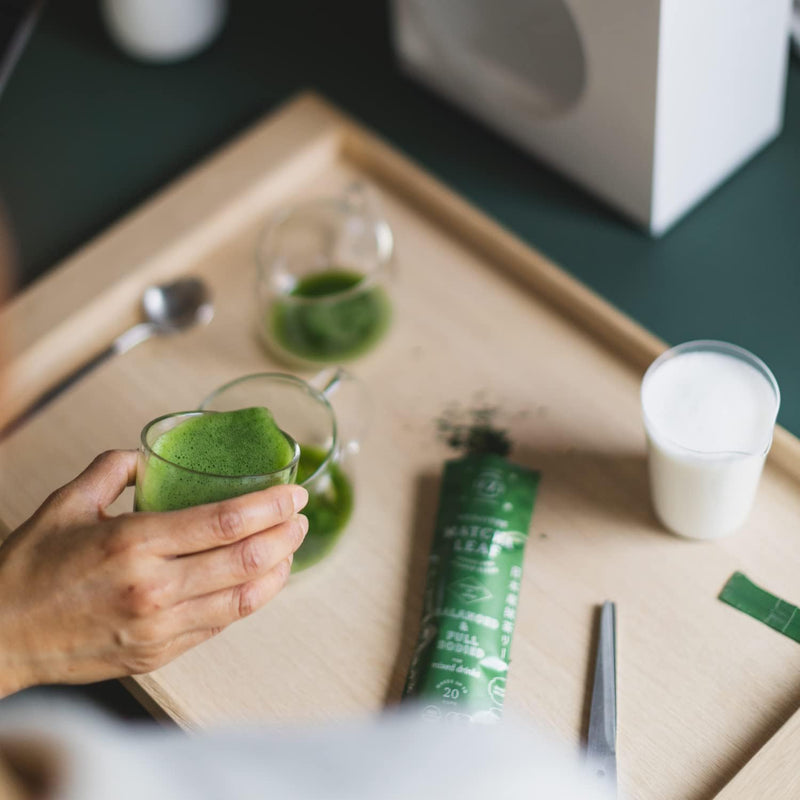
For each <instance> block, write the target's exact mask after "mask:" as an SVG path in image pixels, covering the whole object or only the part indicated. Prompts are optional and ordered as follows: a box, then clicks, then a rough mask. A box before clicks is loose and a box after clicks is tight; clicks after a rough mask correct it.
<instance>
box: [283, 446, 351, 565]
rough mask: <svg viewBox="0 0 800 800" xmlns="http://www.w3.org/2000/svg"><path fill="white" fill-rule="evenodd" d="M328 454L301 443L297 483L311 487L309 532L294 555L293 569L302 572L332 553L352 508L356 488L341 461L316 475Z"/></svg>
mask: <svg viewBox="0 0 800 800" xmlns="http://www.w3.org/2000/svg"><path fill="white" fill-rule="evenodd" d="M326 457H327V454H326V453H325V451H324V450H322V449H320V448H318V447H310V446H308V445H301V446H300V463H299V464H298V467H297V482H298V483H299V484H301V485H302V486H305V487H306V489H308V505H307V506H306V507H305V508H304V509H303V513H304V514H305V515H306V516H307V517H308V534H307V535H306V538H305V541H304V542H303V544H302V545H300V549H299V550H297V552H296V553H295V554H294V563H293V564H292V572H299V571H300V570H304V569H306V568H307V567H311V566H313V565H314V564H316V563H317V562H319V561H321V560H322V559H323V558H325V556H327V555H328V553H330V551H331V550H332V549H333V547H334V545H335V544H336V542H338V541H339V537H340V536H341V535H342V533H343V532H344V529H345V527H346V526H347V523H348V521H349V519H350V514H351V513H352V511H353V487H352V486H351V484H350V481H349V479H348V478H347V476H346V475H345V474H344V470H343V469H342V468H341V466H339V465H338V464H329V465H328V466H327V468H326V470H325V471H324V472H323V473H322V474H320V475H318V476H316V477H312V476H314V473H315V472H316V471H317V470H318V469H319V468H320V466H322V464H323V463H324V461H325V459H326Z"/></svg>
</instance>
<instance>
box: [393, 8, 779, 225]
mask: <svg viewBox="0 0 800 800" xmlns="http://www.w3.org/2000/svg"><path fill="white" fill-rule="evenodd" d="M791 5H792V0H393V3H392V8H393V18H394V25H393V30H394V41H395V47H396V50H397V53H398V56H399V59H400V63H401V65H402V66H403V68H404V69H405V70H406V71H407V72H408V73H410V74H412V75H413V76H415V77H417V78H418V79H419V80H421V81H423V82H424V83H426V84H428V85H429V86H430V87H432V88H434V89H436V90H437V91H439V92H441V93H442V94H444V95H446V96H447V97H449V98H450V99H451V100H453V101H454V102H456V103H457V104H459V105H461V106H462V107H463V108H465V109H466V110H468V111H470V112H472V113H473V114H475V115H477V116H479V117H481V118H482V119H483V120H484V121H486V122H487V123H489V124H490V125H492V126H493V127H495V128H496V129H497V130H499V131H500V132H502V133H503V134H505V135H507V136H508V137H509V138H511V139H513V140H514V141H516V142H517V143H518V144H520V145H521V146H522V147H524V148H526V149H527V150H529V151H530V152H532V153H534V154H535V155H537V156H539V157H540V158H542V159H543V160H544V161H546V162H548V163H550V164H551V165H553V166H554V167H556V168H557V169H559V170H560V171H562V172H564V173H565V174H566V175H568V176H569V177H570V178H572V179H573V180H575V181H576V182H578V183H580V184H582V185H583V186H585V187H586V188H587V189H589V190H590V191H591V192H593V193H594V194H596V195H597V196H599V197H601V198H603V199H604V200H606V201H607V202H608V203H610V204H611V205H613V206H614V207H616V208H617V209H618V210H619V211H621V212H622V213H623V214H625V215H626V216H628V217H630V218H631V219H633V220H634V221H635V222H637V223H639V224H640V225H643V226H644V227H645V228H647V230H648V231H650V233H652V234H653V235H660V234H662V233H664V232H665V231H666V230H667V229H668V228H669V227H670V226H671V225H673V224H674V223H675V222H676V221H677V220H678V219H679V218H680V217H681V216H683V215H684V214H685V213H686V212H687V211H688V210H689V209H691V208H692V207H693V206H694V205H695V204H696V203H698V202H699V201H700V200H701V199H702V198H703V197H705V196H706V195H707V194H708V193H709V192H710V191H712V190H713V189H714V188H715V187H716V186H717V185H718V184H719V183H721V182H722V181H723V180H724V179H725V178H726V177H727V176H728V175H730V173H731V172H733V171H734V170H735V169H736V168H738V167H739V166H740V165H741V164H742V163H743V162H745V161H746V160H747V159H748V158H750V157H751V156H752V155H754V154H755V153H756V152H757V151H758V150H759V149H760V148H762V147H763V146H764V145H765V144H767V143H768V142H770V141H771V140H772V139H773V138H774V137H775V136H777V134H778V133H779V131H780V129H781V126H782V123H783V105H784V95H785V84H786V69H787V59H788V50H789V29H790V14H791Z"/></svg>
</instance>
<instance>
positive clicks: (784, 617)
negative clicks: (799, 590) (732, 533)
mask: <svg viewBox="0 0 800 800" xmlns="http://www.w3.org/2000/svg"><path fill="white" fill-rule="evenodd" d="M719 599H720V600H722V602H723V603H727V604H728V605H729V606H733V607H734V608H738V609H739V611H743V612H744V613H745V614H748V615H749V616H751V617H753V618H754V619H757V620H758V621H759V622H763V623H764V624H765V625H769V627H770V628H773V629H774V630H776V631H778V632H779V633H782V634H783V635H784V636H788V637H789V638H790V639H794V641H796V642H800V609H798V607H797V606H794V605H792V604H791V603H787V602H786V601H785V600H781V599H780V598H779V597H776V596H775V595H774V594H770V593H769V592H768V591H766V590H765V589H762V588H761V587H759V586H756V585H755V584H754V583H753V582H752V581H751V580H750V579H749V578H748V577H747V576H746V575H743V574H742V573H741V572H734V573H733V575H731V577H730V579H729V580H728V582H727V583H726V584H725V587H724V588H723V590H722V591H721V592H720V595H719Z"/></svg>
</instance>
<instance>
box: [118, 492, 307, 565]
mask: <svg viewBox="0 0 800 800" xmlns="http://www.w3.org/2000/svg"><path fill="white" fill-rule="evenodd" d="M307 501H308V492H307V491H306V490H305V489H303V487H302V486H295V485H293V484H287V485H282V486H272V487H271V488H269V489H263V490H262V491H259V492H252V493H251V494H244V495H241V496H240V497H234V498H232V499H230V500H223V501H222V502H219V503H208V504H207V505H203V506H194V507H193V508H185V509H183V510H181V511H166V512H150V513H146V514H145V513H141V514H131V515H130V516H129V517H128V518H127V520H126V524H127V525H129V526H131V527H132V526H134V525H135V526H137V527H138V528H139V531H140V534H141V535H142V537H143V538H144V537H146V541H147V542H148V547H149V548H150V549H151V551H152V552H155V553H159V554H161V555H168V556H182V555H188V554H189V553H199V552H202V551H203V550H211V549H213V548H216V547H223V546H225V545H230V544H233V543H234V542H238V541H239V540H241V539H245V538H247V537H248V536H252V535H253V534H254V533H259V532H260V531H264V530H267V529H268V528H272V527H274V526H275V525H279V524H280V523H282V522H285V521H286V520H288V519H289V518H290V517H291V516H292V515H293V514H294V513H295V512H297V511H300V509H301V508H303V506H305V504H306V502H307Z"/></svg>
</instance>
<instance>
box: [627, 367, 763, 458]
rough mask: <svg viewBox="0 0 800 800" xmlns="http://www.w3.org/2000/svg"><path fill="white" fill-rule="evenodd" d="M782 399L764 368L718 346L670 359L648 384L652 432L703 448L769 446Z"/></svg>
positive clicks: (664, 442)
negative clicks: (761, 369)
mask: <svg viewBox="0 0 800 800" xmlns="http://www.w3.org/2000/svg"><path fill="white" fill-rule="evenodd" d="M777 402H778V400H777V398H776V396H775V392H774V390H773V388H772V386H771V384H770V383H769V382H768V380H767V379H766V377H765V376H764V375H763V374H762V373H761V372H759V370H758V369H756V368H755V367H754V366H752V365H751V364H748V363H747V362H745V361H742V360H740V359H738V358H735V357H733V356H730V355H726V354H724V353H715V352H687V353H683V354H680V355H678V356H676V357H674V358H672V359H668V360H666V361H665V362H663V363H662V364H661V365H660V366H659V367H658V368H657V369H656V370H655V371H654V372H653V373H652V374H650V375H649V376H648V378H647V381H646V382H645V384H644V386H643V390H642V404H643V408H644V413H645V417H646V420H647V422H648V428H649V432H650V434H651V436H653V437H654V438H656V439H657V440H658V444H659V445H660V446H661V447H667V448H668V447H670V446H671V445H677V446H678V447H683V448H688V449H690V450H694V451H698V452H702V453H724V452H739V453H753V454H756V453H762V452H764V451H765V450H766V449H767V447H768V446H769V443H770V438H771V436H772V427H773V424H774V421H775V412H776V405H777Z"/></svg>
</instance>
